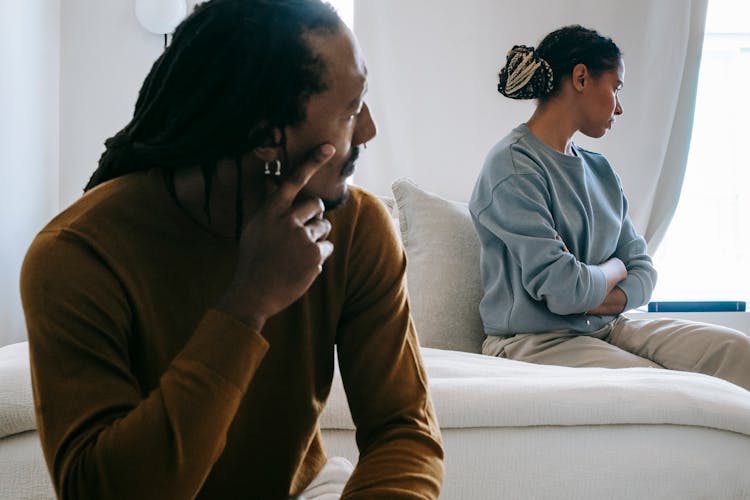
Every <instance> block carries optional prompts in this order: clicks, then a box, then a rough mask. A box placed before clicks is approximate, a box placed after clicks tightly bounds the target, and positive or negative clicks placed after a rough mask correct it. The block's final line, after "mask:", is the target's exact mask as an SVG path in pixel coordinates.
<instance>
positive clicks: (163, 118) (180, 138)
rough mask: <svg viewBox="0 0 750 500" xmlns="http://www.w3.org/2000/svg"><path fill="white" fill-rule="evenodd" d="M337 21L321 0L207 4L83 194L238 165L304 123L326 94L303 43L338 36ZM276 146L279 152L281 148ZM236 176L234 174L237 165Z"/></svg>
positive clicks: (152, 78)
mask: <svg viewBox="0 0 750 500" xmlns="http://www.w3.org/2000/svg"><path fill="white" fill-rule="evenodd" d="M339 29H341V21H340V19H339V17H338V15H337V14H336V12H335V11H334V10H333V8H332V7H331V6H330V5H328V4H326V3H323V2H321V1H320V0H211V1H208V2H205V3H203V4H200V5H199V6H198V7H196V8H195V10H194V11H193V13H192V14H191V15H190V16H188V18H187V19H185V21H183V22H182V24H180V26H178V28H177V30H176V31H175V33H174V37H173V39H172V43H171V44H170V46H169V47H168V48H167V49H166V50H165V51H164V53H163V54H162V55H161V56H160V57H159V58H158V59H157V60H156V62H154V64H153V66H152V68H151V71H150V72H149V74H148V76H147V77H146V79H145V81H144V82H143V86H142V87H141V90H140V92H139V94H138V100H137V102H136V105H135V111H134V113H133V118H132V120H131V121H130V123H128V124H127V125H126V126H125V128H123V129H122V130H121V131H120V132H118V133H117V134H116V135H115V136H113V137H111V138H109V139H107V141H106V142H105V146H106V150H105V151H104V153H103V154H102V156H101V158H100V160H99V165H98V168H97V169H96V171H95V172H94V173H93V175H92V176H91V179H90V180H89V182H88V184H87V185H86V187H85V189H84V190H85V191H86V190H89V189H91V188H93V187H95V186H97V185H98V184H101V183H102V182H105V181H107V180H110V179H113V178H115V177H119V176H122V175H125V174H128V173H131V172H137V171H142V170H148V169H151V168H154V167H161V168H163V169H164V170H165V173H167V174H170V175H171V174H173V173H174V171H175V170H177V169H180V168H182V167H186V166H190V165H202V166H203V167H204V178H205V180H206V185H207V186H209V185H210V178H211V176H212V173H213V168H214V167H215V165H216V163H217V161H218V160H219V159H221V158H224V157H230V158H239V157H240V156H241V155H243V154H244V153H246V152H248V151H250V150H252V149H253V148H254V147H257V146H259V145H261V144H263V143H265V142H267V141H268V140H270V138H271V131H272V130H273V129H274V128H280V129H282V130H283V128H284V127H285V126H290V125H294V124H297V123H299V122H301V121H303V120H304V118H305V113H304V106H305V103H306V102H307V99H308V98H309V97H310V96H311V95H314V94H316V93H319V92H322V91H323V90H325V85H324V83H323V80H322V78H323V77H322V74H323V70H324V68H323V63H322V62H321V61H319V60H318V59H316V57H315V55H314V54H313V53H312V51H311V50H310V48H309V47H308V44H307V42H306V40H305V37H304V35H305V34H306V33H309V32H313V31H323V32H330V33H336V32H337V31H338V30H339ZM282 146H283V145H282ZM238 169H239V166H238Z"/></svg>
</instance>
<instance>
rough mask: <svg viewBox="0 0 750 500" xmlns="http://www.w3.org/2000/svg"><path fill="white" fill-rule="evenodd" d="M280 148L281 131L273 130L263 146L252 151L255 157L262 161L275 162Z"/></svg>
mask: <svg viewBox="0 0 750 500" xmlns="http://www.w3.org/2000/svg"><path fill="white" fill-rule="evenodd" d="M280 147H281V130H279V129H278V128H274V129H272V130H271V133H270V135H269V136H268V139H266V140H265V141H264V142H263V145H261V146H257V147H256V148H255V149H253V153H254V154H255V156H257V157H258V158H260V159H261V160H263V161H275V160H278V159H279V156H280V155H279V148H280Z"/></svg>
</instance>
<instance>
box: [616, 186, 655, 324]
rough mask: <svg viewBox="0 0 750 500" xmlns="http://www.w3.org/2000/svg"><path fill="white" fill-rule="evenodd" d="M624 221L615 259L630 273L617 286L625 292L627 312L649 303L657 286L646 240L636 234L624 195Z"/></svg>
mask: <svg viewBox="0 0 750 500" xmlns="http://www.w3.org/2000/svg"><path fill="white" fill-rule="evenodd" d="M623 206H624V210H623V220H622V229H621V230H620V237H619V239H618V241H617V250H616V252H615V257H617V258H618V259H620V260H621V261H622V262H623V263H624V264H625V268H626V269H627V271H628V276H627V278H625V279H624V280H622V281H621V282H620V283H618V284H617V286H618V287H619V288H620V289H621V290H622V291H623V292H625V296H626V297H627V303H626V305H625V310H626V311H628V310H630V309H635V308H636V307H640V306H642V305H643V304H645V303H647V302H648V301H649V300H650V298H651V293H652V292H653V291H654V287H655V286H656V269H654V266H653V264H652V261H651V257H649V255H648V253H647V249H646V240H644V239H643V237H642V236H640V235H639V234H638V233H636V231H635V228H634V227H633V222H632V221H631V220H630V216H629V215H628V210H627V207H628V202H627V199H626V198H625V195H624V194H623Z"/></svg>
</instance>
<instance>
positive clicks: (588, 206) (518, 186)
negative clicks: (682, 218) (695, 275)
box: [469, 125, 656, 335]
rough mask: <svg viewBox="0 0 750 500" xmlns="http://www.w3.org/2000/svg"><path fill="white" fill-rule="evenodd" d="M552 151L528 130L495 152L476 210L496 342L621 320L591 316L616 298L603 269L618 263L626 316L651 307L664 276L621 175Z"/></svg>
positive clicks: (589, 159) (594, 161)
mask: <svg viewBox="0 0 750 500" xmlns="http://www.w3.org/2000/svg"><path fill="white" fill-rule="evenodd" d="M573 152H574V154H575V156H567V155H564V154H562V153H560V152H558V151H556V150H554V149H553V148H551V147H549V146H547V145H546V144H544V143H543V142H542V141H540V140H539V139H538V138H537V137H536V136H534V134H532V133H531V131H530V130H529V128H528V127H527V126H526V125H520V126H519V127H517V128H515V129H514V130H513V131H512V132H511V133H510V134H508V135H507V136H506V137H505V138H504V139H503V140H501V141H500V142H499V143H498V144H497V145H496V146H495V147H494V148H492V150H491V151H490V152H489V154H488V156H487V159H486V160H485V163H484V166H483V168H482V171H481V173H480V175H479V179H478V180H477V183H476V185H475V187H474V192H473V193H472V197H471V202H470V203H469V210H470V211H471V216H472V219H473V220H474V225H475V227H476V229H477V232H478V233H479V239H480V241H481V243H482V254H481V273H482V282H483V285H484V297H483V298H482V301H481V303H480V305H479V312H480V314H481V316H482V322H483V323H484V330H485V332H486V333H487V334H488V335H508V334H515V333H540V332H549V331H557V330H566V331H571V332H579V333H588V332H593V331H595V330H598V329H599V328H601V327H603V326H604V325H605V324H606V323H608V322H610V321H612V320H613V319H614V318H615V316H595V315H586V314H585V312H586V311H588V310H590V309H593V308H594V307H596V306H598V305H600V304H601V303H602V302H603V301H604V297H605V295H606V292H607V282H606V278H605V276H604V273H603V272H602V271H601V270H600V269H599V268H597V267H596V266H597V265H598V264H602V263H603V262H605V261H606V260H608V259H610V258H612V257H617V258H619V259H620V260H622V262H623V263H624V264H625V267H626V268H627V271H628V277H627V278H626V279H625V280H623V281H621V282H620V283H619V284H618V285H617V286H618V287H620V288H621V289H622V291H623V292H625V295H626V296H627V305H626V307H625V310H628V309H632V308H635V307H639V306H641V305H643V304H645V303H646V302H648V300H649V298H650V297H651V292H652V291H653V288H654V284H655V283H656V271H655V270H654V268H653V266H652V262H651V258H650V257H649V256H648V254H647V253H646V242H645V240H644V239H643V238H642V237H641V236H639V235H638V234H636V232H635V229H634V228H633V224H632V222H631V220H630V217H629V216H628V211H627V206H628V205H627V200H626V199H625V195H624V194H623V192H622V186H621V184H620V179H619V177H618V176H617V174H616V173H615V172H614V170H612V167H611V166H610V164H609V162H608V161H607V160H606V158H604V156H602V155H600V154H597V153H593V152H591V151H587V150H585V149H582V148H579V147H578V146H575V145H573Z"/></svg>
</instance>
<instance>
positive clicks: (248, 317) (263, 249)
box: [218, 144, 336, 331]
mask: <svg viewBox="0 0 750 500" xmlns="http://www.w3.org/2000/svg"><path fill="white" fill-rule="evenodd" d="M335 151H336V150H335V148H334V147H333V146H332V145H330V144H324V145H322V146H320V147H319V148H318V149H317V150H315V151H314V152H313V153H312V154H311V155H310V158H308V159H307V160H306V161H305V163H304V164H303V165H302V166H300V168H299V169H298V170H297V171H296V172H295V174H294V175H293V176H292V177H290V178H289V179H285V180H283V181H282V182H281V184H279V185H278V187H276V188H272V189H271V192H270V193H269V194H268V196H267V197H266V199H265V200H264V203H263V204H262V205H261V206H260V207H259V209H258V210H257V211H256V212H255V213H254V214H253V215H252V217H251V218H250V220H249V221H248V222H247V224H246V225H245V227H244V228H243V230H242V234H241V236H240V241H239V249H238V256H237V268H236V270H235V274H234V278H233V280H232V283H231V284H230V286H229V288H228V289H227V291H226V293H225V294H224V296H223V297H222V299H221V301H220V302H219V305H218V307H219V309H222V310H224V311H226V312H228V313H229V314H232V315H233V316H236V317H237V318H238V319H240V320H242V321H243V322H245V323H247V324H248V325H250V326H251V327H253V328H254V329H256V330H257V331H260V330H261V329H262V328H263V325H264V324H265V322H266V320H267V319H268V318H270V317H271V316H273V315H275V314H276V313H278V312H280V311H282V310H283V309H285V308H287V307H288V306H289V305H290V304H292V303H293V302H294V301H295V300H297V299H298V298H300V297H301V296H302V295H303V294H304V293H305V292H306V291H307V289H308V288H310V285H312V283H313V281H314V280H315V278H317V277H318V275H319V274H320V272H321V271H322V270H323V263H324V262H325V260H326V259H327V258H328V257H329V256H330V255H331V253H332V252H333V244H332V243H331V242H330V241H327V240H326V238H327V237H328V234H329V233H330V231H331V223H330V222H328V221H327V220H326V219H324V218H323V211H324V207H323V202H322V201H321V200H320V199H319V198H305V199H299V200H298V199H297V198H298V195H299V193H300V191H301V190H302V189H303V188H304V187H305V185H306V184H307V183H308V181H309V180H310V178H312V176H313V175H315V173H316V172H317V171H318V169H320V167H321V166H323V165H324V164H325V163H326V162H327V161H328V160H329V159H330V158H331V157H332V156H333V154H334V153H335ZM269 184H270V183H269Z"/></svg>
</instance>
